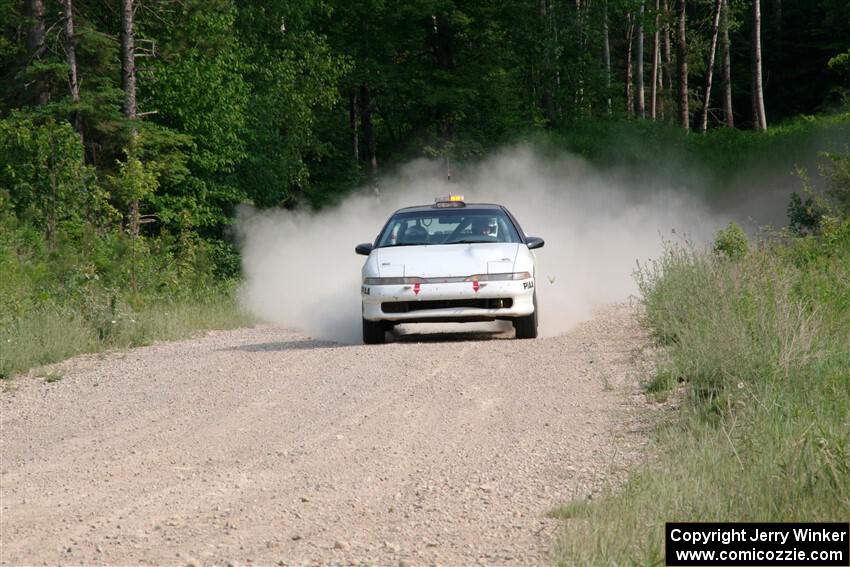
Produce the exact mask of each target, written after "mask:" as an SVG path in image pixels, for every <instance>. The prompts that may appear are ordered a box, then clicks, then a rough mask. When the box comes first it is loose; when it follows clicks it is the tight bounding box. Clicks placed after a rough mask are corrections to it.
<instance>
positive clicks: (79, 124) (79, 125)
mask: <svg viewBox="0 0 850 567" xmlns="http://www.w3.org/2000/svg"><path fill="white" fill-rule="evenodd" d="M62 7H63V8H64V9H65V51H66V52H67V54H68V86H69V88H70V89H71V100H72V101H74V106H77V105H78V104H79V102H80V82H79V80H78V77H77V40H76V37H75V36H74V5H73V0H62ZM73 122H74V129H75V130H76V131H77V133H78V134H79V135H80V141H81V142H82V141H83V119H82V115H81V114H80V111H79V109H78V108H75V109H74V116H73Z"/></svg>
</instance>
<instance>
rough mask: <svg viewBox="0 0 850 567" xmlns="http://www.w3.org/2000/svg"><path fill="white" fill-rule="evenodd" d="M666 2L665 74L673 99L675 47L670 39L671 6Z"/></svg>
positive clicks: (667, 86)
mask: <svg viewBox="0 0 850 567" xmlns="http://www.w3.org/2000/svg"><path fill="white" fill-rule="evenodd" d="M663 2H664V19H665V23H664V76H665V77H666V78H667V83H666V84H665V89H666V90H667V92H668V93H670V100H672V99H673V47H672V43H673V42H671V41H670V23H669V22H670V7H669V6H668V5H667V0H663Z"/></svg>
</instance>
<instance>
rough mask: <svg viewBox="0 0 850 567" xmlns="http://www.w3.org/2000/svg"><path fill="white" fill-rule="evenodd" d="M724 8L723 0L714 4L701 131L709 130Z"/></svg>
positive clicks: (717, 0)
mask: <svg viewBox="0 0 850 567" xmlns="http://www.w3.org/2000/svg"><path fill="white" fill-rule="evenodd" d="M722 10H723V0H716V2H715V4H714V19H713V20H712V22H711V43H710V44H709V47H708V60H707V61H706V74H705V99H704V100H703V105H702V120H701V121H700V126H699V131H700V132H703V133H704V132H705V131H706V130H708V105H709V104H710V103H711V81H712V79H713V78H714V57H715V55H716V54H717V33H718V31H719V30H720V12H721V11H722Z"/></svg>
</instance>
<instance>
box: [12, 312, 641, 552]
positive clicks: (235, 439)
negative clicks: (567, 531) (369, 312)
mask: <svg viewBox="0 0 850 567" xmlns="http://www.w3.org/2000/svg"><path fill="white" fill-rule="evenodd" d="M411 329H413V328H411ZM426 329H427V328H426ZM509 337H510V333H508V334H496V333H487V332H474V333H463V334H445V333H442V334H441V333H437V334H427V335H425V334H415V333H410V331H408V334H405V335H403V336H400V337H398V338H397V339H396V340H395V341H394V342H393V343H391V344H387V345H381V346H368V347H367V346H341V345H337V344H331V343H323V342H321V341H316V340H312V339H310V338H308V337H305V336H303V335H299V334H297V333H293V332H290V331H285V330H280V329H275V328H270V327H257V328H253V329H241V330H235V331H221V332H213V333H209V334H207V335H204V336H201V337H198V338H194V339H190V340H184V341H179V342H172V343H162V344H157V345H153V346H150V347H146V348H139V349H135V350H131V351H128V352H123V353H121V352H119V353H110V354H107V355H91V356H86V357H78V358H77V359H74V360H71V361H68V362H65V363H62V364H60V365H57V366H56V367H54V368H53V369H52V370H53V371H55V372H58V373H60V374H62V375H63V378H62V379H61V380H58V381H53V382H48V381H47V380H45V379H44V378H43V377H41V378H39V377H37V376H34V375H33V376H29V377H19V378H18V379H17V380H16V381H15V382H14V383H13V384H12V385H11V386H7V387H6V389H5V391H3V392H2V393H0V411H2V415H0V425H2V430H0V442H1V444H0V452H2V453H1V454H2V461H1V462H0V529H2V534H0V535H2V539H1V540H0V563H2V564H3V565H18V564H39V565H40V564H50V565H55V564H62V565H140V564H145V565H190V564H194V565H227V564H231V565H242V566H244V565H367V564H368V565H392V566H405V565H411V566H417V565H424V566H427V565H444V566H455V565H457V566H460V565H545V564H547V563H548V558H547V552H548V550H549V549H550V547H551V545H552V537H553V535H554V534H555V533H556V531H557V530H558V529H560V526H559V521H558V520H555V519H551V518H548V517H547V515H546V514H547V512H549V511H550V510H551V509H552V508H553V507H555V506H557V505H558V504H559V503H563V502H565V501H568V500H571V499H573V498H585V497H587V496H588V495H592V494H595V493H598V492H599V491H600V490H601V489H603V488H604V487H605V486H606V485H607V484H608V483H611V482H617V481H618V480H619V479H621V478H622V477H623V474H624V470H625V469H626V468H627V467H628V466H630V465H633V464H634V463H635V462H636V460H637V459H639V458H641V453H642V451H641V446H642V445H643V444H644V443H645V441H646V420H647V417H646V412H647V407H646V405H645V402H644V401H643V397H642V396H641V394H640V390H639V386H638V379H639V377H640V376H641V374H642V373H644V372H646V370H647V364H648V363H647V362H646V360H645V359H646V358H647V357H646V356H645V355H643V354H641V350H640V349H641V347H642V346H643V345H644V344H645V341H646V338H645V336H644V334H643V332H642V331H641V329H640V328H639V327H638V326H637V324H636V323H635V320H634V310H633V309H632V308H630V307H628V306H626V305H619V306H613V307H610V308H607V309H604V310H602V311H600V312H599V313H598V314H597V316H596V317H595V318H594V319H593V320H592V321H589V322H586V323H584V324H582V325H580V326H579V327H578V328H577V329H576V330H575V331H573V332H571V333H569V334H567V335H564V336H560V337H554V338H543V339H538V340H531V341H517V340H513V339H511V338H509Z"/></svg>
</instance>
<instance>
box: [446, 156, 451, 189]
mask: <svg viewBox="0 0 850 567" xmlns="http://www.w3.org/2000/svg"><path fill="white" fill-rule="evenodd" d="M446 180H447V181H448V182H449V183H451V181H452V162H451V158H450V157H449V154H446Z"/></svg>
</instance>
